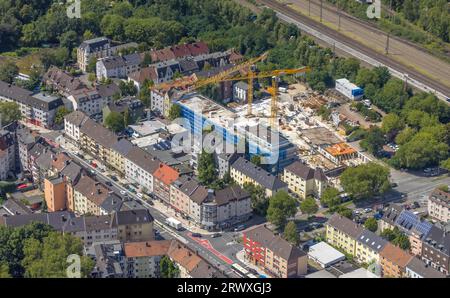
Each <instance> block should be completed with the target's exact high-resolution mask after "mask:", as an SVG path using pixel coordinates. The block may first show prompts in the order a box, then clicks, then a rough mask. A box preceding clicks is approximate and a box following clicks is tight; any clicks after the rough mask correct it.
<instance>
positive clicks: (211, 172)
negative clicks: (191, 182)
mask: <svg viewBox="0 0 450 298" xmlns="http://www.w3.org/2000/svg"><path fill="white" fill-rule="evenodd" d="M197 168H198V179H199V180H200V182H201V183H203V184H204V185H207V186H209V185H211V184H212V183H213V182H214V181H215V180H216V179H217V173H216V164H215V161H214V155H213V153H208V152H206V151H205V150H202V153H201V154H200V157H199V159H198V167H197Z"/></svg>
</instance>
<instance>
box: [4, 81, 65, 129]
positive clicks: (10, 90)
mask: <svg viewBox="0 0 450 298" xmlns="http://www.w3.org/2000/svg"><path fill="white" fill-rule="evenodd" d="M0 101H6V102H15V103H17V104H18V105H19V109H20V113H21V115H22V118H23V119H24V120H25V121H27V122H29V123H31V124H34V125H37V126H42V127H45V128H50V127H52V126H53V124H54V120H55V114H56V110H57V109H58V108H59V107H61V106H64V103H63V101H62V100H61V98H59V97H56V96H52V95H49V94H45V93H33V92H31V91H28V90H25V89H23V88H20V87H17V86H15V85H12V84H8V83H6V82H3V81H0Z"/></svg>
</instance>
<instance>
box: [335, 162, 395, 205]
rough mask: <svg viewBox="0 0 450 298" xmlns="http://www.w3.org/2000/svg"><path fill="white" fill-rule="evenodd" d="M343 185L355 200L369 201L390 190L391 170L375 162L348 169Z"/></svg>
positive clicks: (344, 175) (343, 174)
mask: <svg viewBox="0 0 450 298" xmlns="http://www.w3.org/2000/svg"><path fill="white" fill-rule="evenodd" d="M341 185H342V187H343V188H344V190H345V192H347V193H349V194H351V195H352V196H353V197H354V198H355V199H357V200H358V199H368V198H370V197H372V196H375V195H380V194H383V193H385V192H386V191H387V190H389V188H390V182H389V169H387V168H385V167H384V166H382V165H379V164H377V163H374V162H370V163H367V164H362V165H358V166H356V167H351V168H347V169H346V170H345V171H344V172H343V173H342V176H341Z"/></svg>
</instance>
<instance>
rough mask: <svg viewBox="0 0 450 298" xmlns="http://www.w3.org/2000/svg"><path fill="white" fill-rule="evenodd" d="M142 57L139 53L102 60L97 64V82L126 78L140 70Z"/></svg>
mask: <svg viewBox="0 0 450 298" xmlns="http://www.w3.org/2000/svg"><path fill="white" fill-rule="evenodd" d="M141 62H142V57H141V55H139V54H138V53H132V54H128V55H124V56H112V57H105V58H101V59H100V60H98V61H97V64H96V75H97V80H99V81H100V80H104V79H110V78H121V79H123V78H126V77H127V76H128V75H129V74H130V73H133V72H136V71H139V70H140V65H141Z"/></svg>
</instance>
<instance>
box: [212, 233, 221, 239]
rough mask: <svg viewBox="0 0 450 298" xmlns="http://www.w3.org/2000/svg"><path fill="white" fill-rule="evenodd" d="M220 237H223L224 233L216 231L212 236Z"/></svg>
mask: <svg viewBox="0 0 450 298" xmlns="http://www.w3.org/2000/svg"><path fill="white" fill-rule="evenodd" d="M218 237H222V234H220V233H214V234H212V235H211V238H218Z"/></svg>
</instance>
